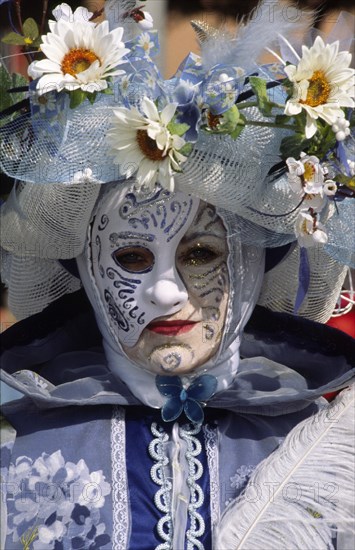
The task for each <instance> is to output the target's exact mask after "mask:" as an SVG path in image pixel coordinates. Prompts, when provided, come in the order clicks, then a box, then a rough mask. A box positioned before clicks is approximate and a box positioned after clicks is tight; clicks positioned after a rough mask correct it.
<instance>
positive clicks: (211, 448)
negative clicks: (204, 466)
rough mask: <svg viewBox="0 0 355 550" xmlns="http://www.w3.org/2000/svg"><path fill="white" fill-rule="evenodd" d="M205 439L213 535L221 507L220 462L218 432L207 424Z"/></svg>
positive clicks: (204, 432)
mask: <svg viewBox="0 0 355 550" xmlns="http://www.w3.org/2000/svg"><path fill="white" fill-rule="evenodd" d="M202 431H203V435H204V438H205V447H206V454H207V463H208V469H209V474H210V509H211V526H212V534H213V531H214V529H215V527H216V525H217V524H218V523H219V519H220V505H219V499H220V494H219V461H218V431H217V427H216V428H214V427H212V426H209V425H208V424H206V425H205V426H204V427H203V428H202Z"/></svg>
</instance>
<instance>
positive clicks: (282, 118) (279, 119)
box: [275, 115, 291, 124]
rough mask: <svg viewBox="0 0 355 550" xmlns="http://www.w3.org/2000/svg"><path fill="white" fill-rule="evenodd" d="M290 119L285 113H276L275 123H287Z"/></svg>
mask: <svg viewBox="0 0 355 550" xmlns="http://www.w3.org/2000/svg"><path fill="white" fill-rule="evenodd" d="M290 121H291V119H290V117H289V116H287V115H276V116H275V124H289V123H290Z"/></svg>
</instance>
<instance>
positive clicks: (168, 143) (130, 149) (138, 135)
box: [107, 97, 186, 191]
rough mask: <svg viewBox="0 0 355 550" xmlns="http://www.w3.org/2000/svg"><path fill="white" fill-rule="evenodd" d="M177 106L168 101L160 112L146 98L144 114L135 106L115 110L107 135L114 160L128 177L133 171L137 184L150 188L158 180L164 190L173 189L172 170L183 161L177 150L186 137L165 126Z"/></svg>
mask: <svg viewBox="0 0 355 550" xmlns="http://www.w3.org/2000/svg"><path fill="white" fill-rule="evenodd" d="M176 107H177V104H176V103H168V105H166V107H164V109H163V110H162V112H161V113H159V111H158V109H157V107H156V106H155V104H154V102H153V101H152V100H150V99H148V98H147V97H145V98H144V99H143V101H142V104H141V110H142V112H143V114H141V113H140V112H139V111H138V110H137V109H136V108H135V107H133V108H131V109H126V108H124V107H120V108H118V109H116V110H115V111H114V115H115V118H114V121H113V128H112V129H111V130H110V131H109V132H108V134H107V138H108V142H109V144H110V145H111V147H112V153H113V154H114V162H115V163H116V164H119V165H120V171H121V173H122V174H124V175H125V176H126V177H127V178H129V177H131V176H132V175H133V174H136V181H137V187H142V186H147V187H149V188H150V189H153V188H154V185H155V184H156V182H159V183H160V185H161V186H162V187H164V188H165V189H168V190H169V191H173V190H174V172H180V171H181V168H180V165H181V163H182V162H184V161H185V160H186V157H185V156H184V155H182V154H181V153H179V150H180V149H181V148H182V147H183V146H184V145H185V143H186V142H185V140H184V139H183V138H182V137H180V136H178V135H176V134H171V132H170V131H169V129H168V124H169V122H170V121H171V120H172V119H173V116H174V114H175V111H176Z"/></svg>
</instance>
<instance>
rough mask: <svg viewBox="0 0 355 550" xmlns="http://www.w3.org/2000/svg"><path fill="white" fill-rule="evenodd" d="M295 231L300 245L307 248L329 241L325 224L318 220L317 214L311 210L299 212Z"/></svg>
mask: <svg viewBox="0 0 355 550" xmlns="http://www.w3.org/2000/svg"><path fill="white" fill-rule="evenodd" d="M295 233H296V237H297V240H298V243H299V245H300V246H303V247H305V248H311V247H313V246H316V245H317V244H326V243H327V242H328V236H327V233H326V231H325V227H324V225H323V224H322V223H320V222H319V221H318V218H317V215H316V214H314V213H312V212H311V211H308V212H300V213H299V214H298V218H297V220H296V225H295Z"/></svg>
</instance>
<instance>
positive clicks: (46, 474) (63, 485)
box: [7, 451, 111, 550]
mask: <svg viewBox="0 0 355 550" xmlns="http://www.w3.org/2000/svg"><path fill="white" fill-rule="evenodd" d="M110 492H111V487H110V484H109V483H107V482H106V481H105V476H104V475H103V474H102V471H101V470H98V471H96V472H89V469H88V467H87V465H86V463H85V461H84V460H83V459H81V460H79V462H78V463H77V464H75V463H73V462H65V460H64V458H63V456H62V453H61V451H56V452H54V453H52V454H51V455H48V454H46V453H42V455H41V456H40V457H39V458H37V459H36V460H34V461H33V460H32V459H31V458H29V457H27V456H21V457H19V458H17V460H16V462H15V463H14V464H13V463H12V464H10V468H9V475H8V483H7V498H8V500H7V503H8V535H12V540H13V542H19V543H20V544H21V546H19V548H25V549H27V550H29V548H31V550H51V549H53V550H70V549H73V548H80V549H82V550H86V549H87V550H89V549H90V550H97V549H100V548H102V547H104V546H106V545H107V544H109V543H110V540H111V539H110V537H109V535H107V534H106V533H105V529H106V527H105V524H104V523H103V522H100V508H102V507H103V505H104V503H105V497H106V496H107V495H109V494H110ZM30 541H31V546H30V545H29V542H30Z"/></svg>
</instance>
